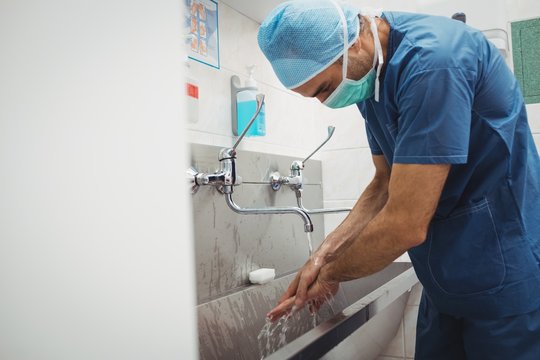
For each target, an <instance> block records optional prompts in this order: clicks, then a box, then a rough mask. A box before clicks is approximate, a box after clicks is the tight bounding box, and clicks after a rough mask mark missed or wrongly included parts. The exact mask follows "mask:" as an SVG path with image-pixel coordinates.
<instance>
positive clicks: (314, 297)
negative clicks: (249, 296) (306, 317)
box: [266, 261, 339, 321]
mask: <svg viewBox="0 0 540 360" xmlns="http://www.w3.org/2000/svg"><path fill="white" fill-rule="evenodd" d="M309 264H310V261H308V262H307V263H306V265H304V267H303V268H302V269H304V268H306V266H308V265H309ZM315 269H316V265H313V266H312V267H308V269H307V271H308V272H309V274H305V275H306V276H305V277H304V278H302V275H301V273H300V272H298V275H297V276H296V278H295V280H294V281H293V282H292V283H291V285H290V286H289V289H287V292H286V293H285V294H284V295H283V297H282V298H281V299H280V302H279V305H278V306H276V307H275V308H274V309H273V310H272V311H270V312H269V313H268V314H267V315H266V316H267V317H268V318H269V319H270V320H272V321H275V320H277V319H279V318H280V317H282V316H283V315H285V314H287V313H290V312H291V311H292V312H294V311H296V310H298V309H301V308H302V307H303V306H304V304H305V303H306V301H307V302H309V303H310V305H309V306H310V312H311V313H314V312H316V311H318V310H319V308H320V307H321V306H322V304H324V303H325V302H326V301H328V300H329V299H330V298H332V297H333V296H334V295H335V294H336V293H337V291H338V289H339V283H338V282H335V281H329V280H326V279H325V275H324V271H319V270H320V269H321V267H318V268H317V269H316V271H317V274H318V275H315V279H314V280H313V281H311V282H310V283H309V285H307V286H306V291H305V294H304V299H303V301H302V302H301V305H297V304H299V303H300V302H299V301H298V297H299V294H298V293H297V294H296V296H295V295H294V292H292V291H291V292H290V290H291V287H293V285H295V284H296V285H297V287H298V288H299V287H300V282H301V281H302V279H306V280H304V281H306V282H307V281H309V276H312V274H313V272H314V271H315ZM297 279H299V280H297ZM308 287H309V288H308ZM289 293H291V294H293V295H291V296H289V297H285V296H286V295H287V294H289Z"/></svg>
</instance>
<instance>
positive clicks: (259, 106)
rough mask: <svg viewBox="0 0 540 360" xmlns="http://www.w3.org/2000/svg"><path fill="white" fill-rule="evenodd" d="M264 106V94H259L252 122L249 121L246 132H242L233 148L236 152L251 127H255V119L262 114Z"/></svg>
mask: <svg viewBox="0 0 540 360" xmlns="http://www.w3.org/2000/svg"><path fill="white" fill-rule="evenodd" d="M263 105H264V94H257V109H256V110H255V114H253V117H252V118H251V120H249V122H248V124H247V125H246V128H245V129H244V131H242V133H241V134H240V136H238V139H237V140H236V143H234V145H233V147H232V149H233V150H234V151H236V148H237V147H238V145H239V144H240V142H241V141H242V139H244V136H246V133H247V132H248V130H249V128H250V127H251V125H253V122H254V121H255V119H257V116H259V113H260V112H261V110H262V107H263Z"/></svg>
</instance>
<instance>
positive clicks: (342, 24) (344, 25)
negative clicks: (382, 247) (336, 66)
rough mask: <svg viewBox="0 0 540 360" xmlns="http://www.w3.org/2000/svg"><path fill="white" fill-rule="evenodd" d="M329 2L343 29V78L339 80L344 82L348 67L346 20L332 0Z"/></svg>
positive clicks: (347, 30)
mask: <svg viewBox="0 0 540 360" xmlns="http://www.w3.org/2000/svg"><path fill="white" fill-rule="evenodd" d="M331 2H332V4H334V6H335V7H336V9H337V12H338V14H339V19H340V21H341V26H342V28H343V65H342V74H343V78H342V79H341V81H344V80H345V79H346V78H347V66H348V65H349V46H348V45H349V41H348V40H349V29H348V28H347V20H346V19H345V14H344V13H343V10H341V7H340V6H339V5H338V4H337V3H336V2H335V1H334V0H331Z"/></svg>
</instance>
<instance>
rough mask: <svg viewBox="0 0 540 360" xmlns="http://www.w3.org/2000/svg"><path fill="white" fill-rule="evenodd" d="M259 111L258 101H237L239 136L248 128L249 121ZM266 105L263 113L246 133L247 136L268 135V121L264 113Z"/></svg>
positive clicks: (262, 110)
mask: <svg viewBox="0 0 540 360" xmlns="http://www.w3.org/2000/svg"><path fill="white" fill-rule="evenodd" d="M256 110H257V101H256V100H247V101H237V117H238V119H237V120H238V134H241V133H242V131H244V129H245V128H246V126H247V124H248V123H249V120H251V118H252V117H253V115H254V114H255V111H256ZM264 110H265V109H264V104H263V107H262V109H261V112H260V113H259V115H258V116H257V118H256V119H255V121H254V122H253V125H251V127H250V129H249V130H248V132H247V133H246V136H265V135H266V120H265V113H264Z"/></svg>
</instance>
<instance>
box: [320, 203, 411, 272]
mask: <svg viewBox="0 0 540 360" xmlns="http://www.w3.org/2000/svg"><path fill="white" fill-rule="evenodd" d="M406 236H407V235H406V230H404V228H402V227H401V226H400V225H398V224H396V222H395V221H394V219H393V218H392V215H391V214H389V213H388V212H387V211H385V209H383V210H382V211H381V212H379V213H378V214H377V215H376V216H375V217H374V218H373V219H372V220H371V221H370V222H369V224H367V226H365V227H364V228H363V230H362V231H361V232H360V234H359V235H358V236H357V238H356V239H354V240H353V242H352V244H351V245H350V246H349V248H348V251H347V252H343V253H341V254H340V256H338V257H337V259H335V261H333V262H331V263H328V264H327V265H326V266H324V267H323V268H322V269H321V276H322V277H323V278H324V279H325V280H330V281H337V282H342V281H348V280H353V279H358V278H360V277H364V276H367V275H371V274H373V273H376V272H377V271H380V270H382V269H383V268H385V267H386V266H387V265H389V264H390V263H391V262H392V261H394V260H395V259H396V258H397V257H399V256H400V255H401V254H403V253H404V252H405V251H407V250H408V248H409V247H410V246H409V244H410V243H409V242H408V241H406V240H404V239H403V238H404V237H406Z"/></svg>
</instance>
